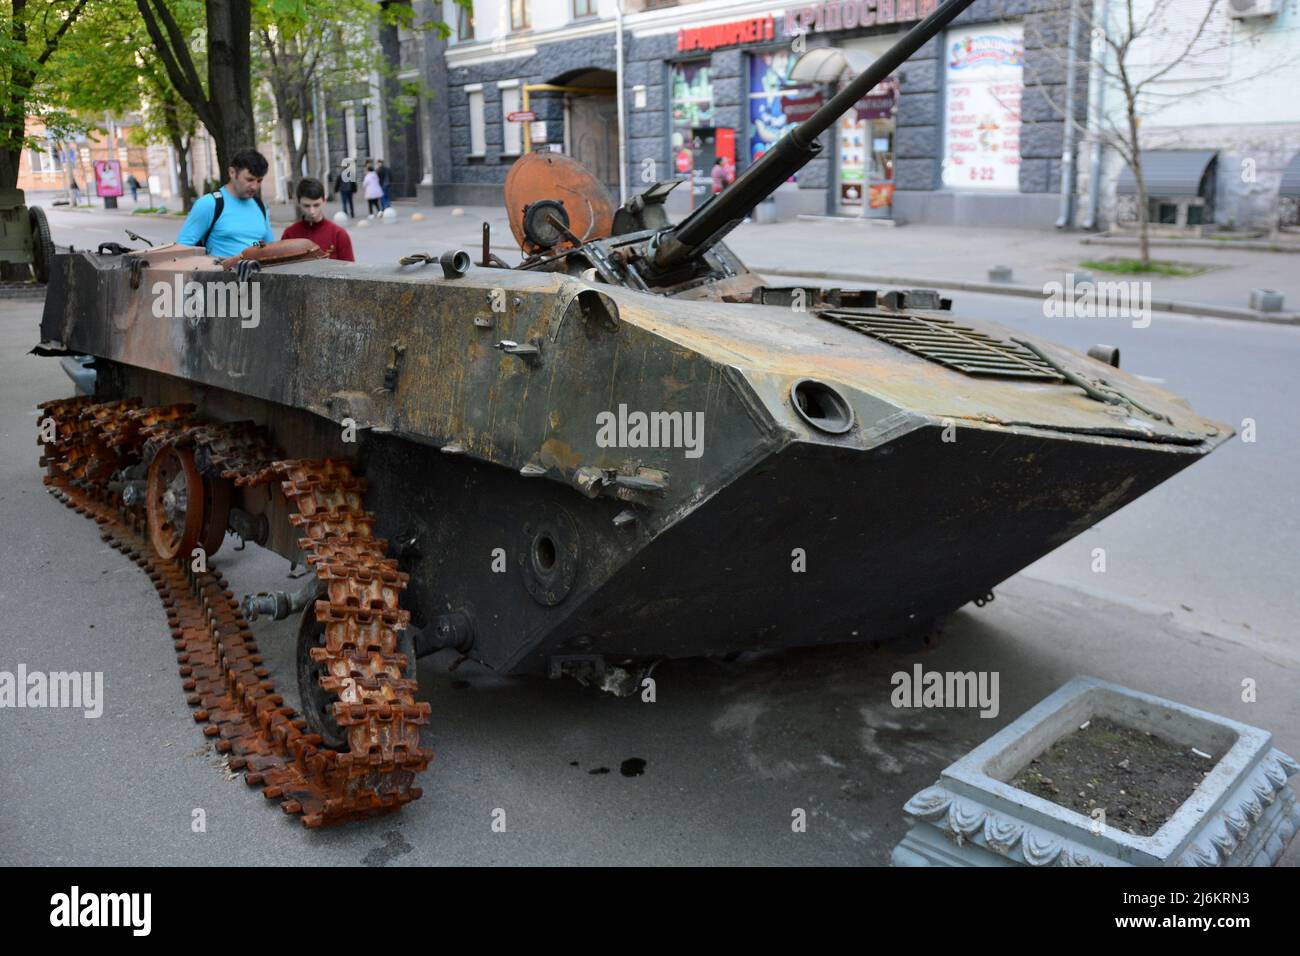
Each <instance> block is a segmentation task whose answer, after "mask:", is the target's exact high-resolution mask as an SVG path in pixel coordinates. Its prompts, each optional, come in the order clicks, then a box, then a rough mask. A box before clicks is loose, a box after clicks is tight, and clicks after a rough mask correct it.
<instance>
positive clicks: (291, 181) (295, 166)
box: [280, 111, 302, 202]
mask: <svg viewBox="0 0 1300 956" xmlns="http://www.w3.org/2000/svg"><path fill="white" fill-rule="evenodd" d="M280 135H281V137H282V138H283V139H284V155H285V156H286V157H288V160H289V170H288V175H286V176H285V183H284V189H285V195H286V196H288V197H289V201H290V202H293V200H294V198H295V196H296V195H297V189H298V180H299V179H301V178H302V172H301V169H302V164H301V162H300V161H299V160H298V151H297V150H296V149H295V148H294V144H293V117H291V116H287V115H285V113H284V112H283V111H281V112H280Z"/></svg>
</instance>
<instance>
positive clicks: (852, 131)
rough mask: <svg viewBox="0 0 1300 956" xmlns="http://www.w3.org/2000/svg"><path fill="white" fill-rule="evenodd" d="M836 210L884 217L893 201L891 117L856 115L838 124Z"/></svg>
mask: <svg viewBox="0 0 1300 956" xmlns="http://www.w3.org/2000/svg"><path fill="white" fill-rule="evenodd" d="M839 149H840V155H839V176H838V179H839V213H840V215H842V216H858V217H862V218H873V219H888V218H890V216H891V215H892V207H893V204H894V121H893V119H890V118H886V119H860V118H859V117H858V116H857V114H856V111H853V112H850V113H849V114H848V115H847V116H844V117H843V118H841V119H840V124H839Z"/></svg>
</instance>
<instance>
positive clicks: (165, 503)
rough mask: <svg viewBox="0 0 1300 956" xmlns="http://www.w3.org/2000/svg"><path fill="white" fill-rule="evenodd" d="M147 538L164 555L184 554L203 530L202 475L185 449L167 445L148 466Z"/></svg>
mask: <svg viewBox="0 0 1300 956" xmlns="http://www.w3.org/2000/svg"><path fill="white" fill-rule="evenodd" d="M145 506H146V507H145V510H146V514H147V516H148V519H149V541H150V543H151V544H153V547H154V550H155V551H157V552H158V554H159V555H161V556H162V557H164V558H168V559H171V558H174V557H176V556H177V555H178V554H184V555H186V556H188V555H189V553H190V552H191V551H192V550H193V549H194V547H195V546H196V545H197V544H198V543H199V537H200V536H201V535H202V533H203V476H202V475H200V474H199V469H198V467H197V466H196V465H195V464H194V453H193V452H192V451H191V450H190V449H188V448H177V447H175V446H168V447H166V448H164V449H162V451H160V452H158V454H157V455H156V456H155V457H154V460H153V463H152V464H150V465H149V482H148V486H147V489H146V491H145Z"/></svg>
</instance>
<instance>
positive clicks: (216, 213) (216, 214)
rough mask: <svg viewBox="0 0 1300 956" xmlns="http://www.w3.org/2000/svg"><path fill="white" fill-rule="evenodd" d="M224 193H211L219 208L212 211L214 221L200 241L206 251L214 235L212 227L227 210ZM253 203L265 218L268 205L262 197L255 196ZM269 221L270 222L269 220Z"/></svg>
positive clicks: (220, 191)
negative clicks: (209, 240) (210, 237)
mask: <svg viewBox="0 0 1300 956" xmlns="http://www.w3.org/2000/svg"><path fill="white" fill-rule="evenodd" d="M223 192H225V190H224V189H218V190H217V191H216V192H214V193H209V195H210V196H212V197H213V199H212V201H213V202H215V203H216V204H217V208H216V209H214V210H212V221H211V222H210V223H208V231H207V232H205V233H204V234H203V238H202V239H200V240H199V245H200V246H202V247H203V248H204V249H206V248H207V247H208V237H209V236H211V235H212V227H213V226H215V225H216V224H217V220H218V219H220V218H221V214H222V213H223V212H224V211H225V209H226V198H225V196H223V195H222V193H223ZM253 202H255V203H257V208H258V209H260V210H262V215H263V216H265V215H266V204H265V203H264V202H262V197H261V196H254V197H253ZM267 221H268V222H270V220H269V219H268V220H267Z"/></svg>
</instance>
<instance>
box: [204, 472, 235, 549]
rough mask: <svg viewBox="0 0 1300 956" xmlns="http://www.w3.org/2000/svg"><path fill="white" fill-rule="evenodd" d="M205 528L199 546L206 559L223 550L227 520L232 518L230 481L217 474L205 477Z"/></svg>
mask: <svg viewBox="0 0 1300 956" xmlns="http://www.w3.org/2000/svg"><path fill="white" fill-rule="evenodd" d="M202 480H203V529H202V531H200V532H199V547H200V548H202V549H203V554H204V560H207V559H209V558H211V557H212V556H213V555H214V554H216V553H217V552H218V551H220V550H221V542H223V541H225V540H226V522H227V521H228V520H229V518H230V482H229V481H227V480H226V479H225V478H220V477H217V476H215V475H212V476H207V477H204V478H203V479H202Z"/></svg>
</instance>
